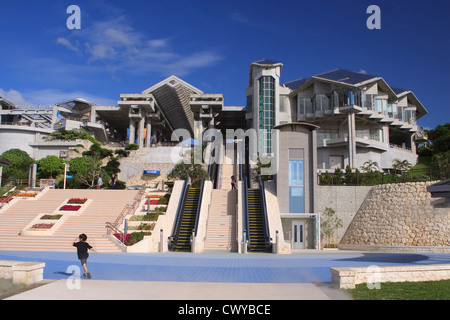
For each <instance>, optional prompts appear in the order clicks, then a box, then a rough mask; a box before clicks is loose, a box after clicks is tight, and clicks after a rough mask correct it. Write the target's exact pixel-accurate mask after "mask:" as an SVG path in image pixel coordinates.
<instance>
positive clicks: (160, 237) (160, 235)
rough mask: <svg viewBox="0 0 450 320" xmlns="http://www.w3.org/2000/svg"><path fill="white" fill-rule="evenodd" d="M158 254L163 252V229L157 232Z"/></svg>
mask: <svg viewBox="0 0 450 320" xmlns="http://www.w3.org/2000/svg"><path fill="white" fill-rule="evenodd" d="M159 252H164V235H163V229H161V230H159Z"/></svg>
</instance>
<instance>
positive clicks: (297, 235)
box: [292, 220, 305, 249]
mask: <svg viewBox="0 0 450 320" xmlns="http://www.w3.org/2000/svg"><path fill="white" fill-rule="evenodd" d="M292 249H305V221H298V220H294V221H292Z"/></svg>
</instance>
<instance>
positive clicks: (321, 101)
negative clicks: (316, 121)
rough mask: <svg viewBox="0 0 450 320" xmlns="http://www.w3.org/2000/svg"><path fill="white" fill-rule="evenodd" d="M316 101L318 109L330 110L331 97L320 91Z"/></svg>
mask: <svg viewBox="0 0 450 320" xmlns="http://www.w3.org/2000/svg"><path fill="white" fill-rule="evenodd" d="M315 102H316V111H324V110H330V99H328V97H327V96H326V95H325V94H323V93H318V94H316V97H315Z"/></svg>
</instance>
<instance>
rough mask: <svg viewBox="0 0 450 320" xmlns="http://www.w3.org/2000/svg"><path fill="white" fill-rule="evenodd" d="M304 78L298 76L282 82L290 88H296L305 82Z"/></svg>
mask: <svg viewBox="0 0 450 320" xmlns="http://www.w3.org/2000/svg"><path fill="white" fill-rule="evenodd" d="M306 80H308V79H306V78H300V79H297V80H292V81H288V82H286V83H283V86H285V87H288V88H289V89H291V90H295V89H297V88H298V87H299V86H300V85H302V84H303V83H305V82H306Z"/></svg>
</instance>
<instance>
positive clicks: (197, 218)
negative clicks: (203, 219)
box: [193, 177, 205, 237]
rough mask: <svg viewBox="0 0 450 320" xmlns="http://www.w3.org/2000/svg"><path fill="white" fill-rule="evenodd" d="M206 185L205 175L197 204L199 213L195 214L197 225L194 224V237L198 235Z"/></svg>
mask: <svg viewBox="0 0 450 320" xmlns="http://www.w3.org/2000/svg"><path fill="white" fill-rule="evenodd" d="M204 187H205V177H203V179H202V185H201V187H200V194H199V198H198V204H197V214H196V216H195V226H194V230H193V233H194V237H195V236H197V229H198V220H199V216H200V210H201V207H202V198H203V189H204Z"/></svg>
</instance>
